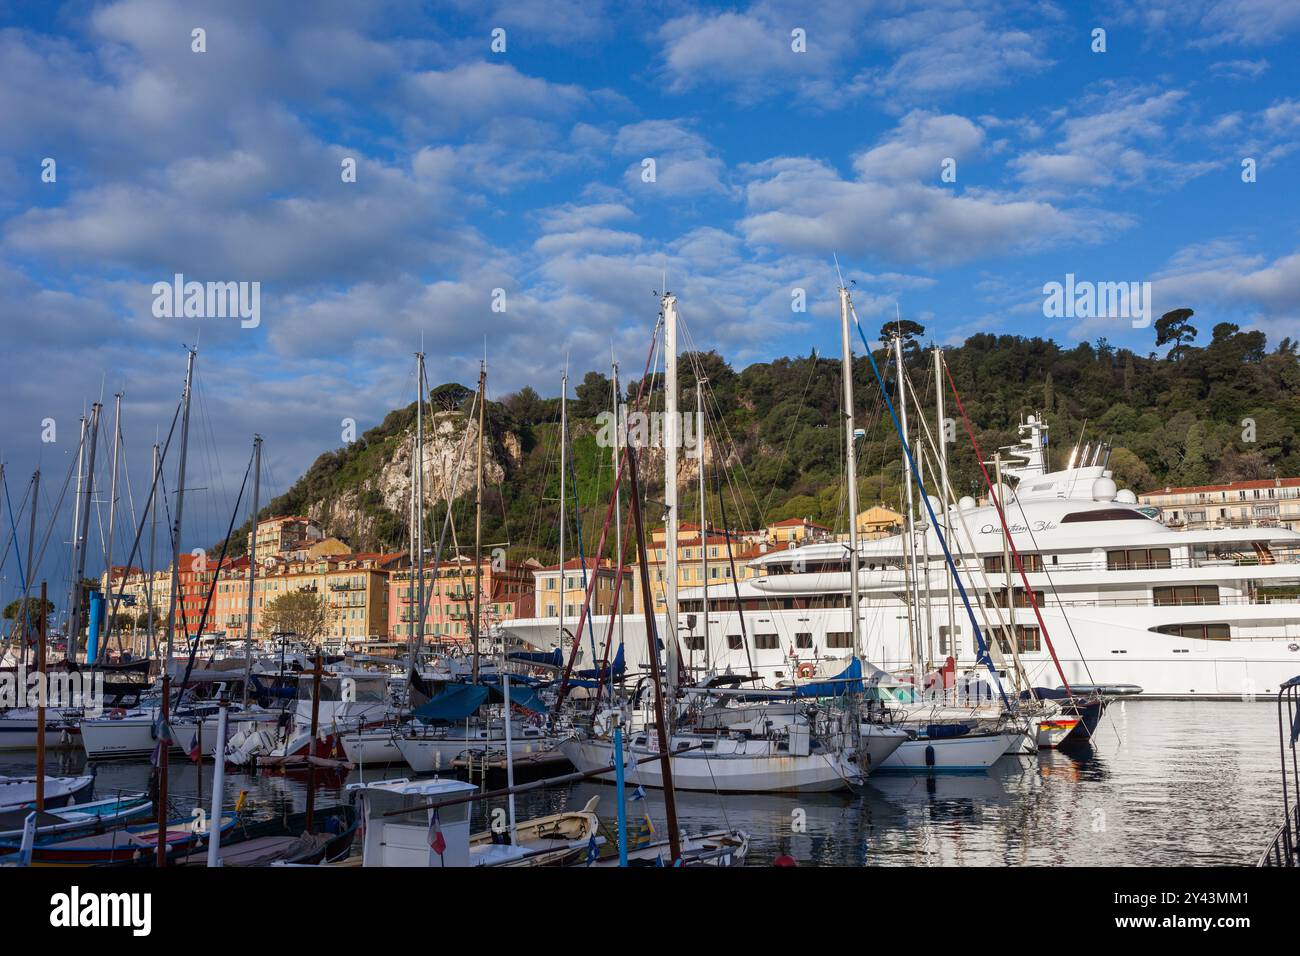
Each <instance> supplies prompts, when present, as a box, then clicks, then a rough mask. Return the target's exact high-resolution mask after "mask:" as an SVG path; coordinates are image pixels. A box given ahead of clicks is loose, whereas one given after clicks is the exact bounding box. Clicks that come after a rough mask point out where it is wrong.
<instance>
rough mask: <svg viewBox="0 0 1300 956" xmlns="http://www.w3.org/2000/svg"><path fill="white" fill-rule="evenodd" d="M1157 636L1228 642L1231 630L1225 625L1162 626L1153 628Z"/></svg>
mask: <svg viewBox="0 0 1300 956" xmlns="http://www.w3.org/2000/svg"><path fill="white" fill-rule="evenodd" d="M1155 630H1156V632H1157V633H1159V634H1172V635H1173V636H1175V637H1194V638H1198V639H1200V640H1203V641H1230V640H1232V629H1231V628H1230V627H1229V626H1228V625H1227V624H1220V623H1214V624H1162V625H1160V626H1159V627H1157V628H1155Z"/></svg>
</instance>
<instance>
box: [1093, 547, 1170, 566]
mask: <svg viewBox="0 0 1300 956" xmlns="http://www.w3.org/2000/svg"><path fill="white" fill-rule="evenodd" d="M1167 567H1170V560H1169V549H1168V548H1128V549H1126V550H1123V551H1107V552H1106V570H1108V571H1149V570H1150V569H1152V568H1167Z"/></svg>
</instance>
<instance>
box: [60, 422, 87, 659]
mask: <svg viewBox="0 0 1300 956" xmlns="http://www.w3.org/2000/svg"><path fill="white" fill-rule="evenodd" d="M85 461H86V416H85V415H82V416H81V438H80V440H78V442H77V490H76V491H74V492H73V493H72V567H74V568H75V567H76V566H77V552H78V551H79V550H80V547H79V545H80V541H81V482H82V477H83V476H82V465H84V464H85ZM76 599H77V579H76V578H75V577H74V578H73V579H72V581H71V582H70V585H69V587H68V620H67V627H68V633H69V635H71V633H72V614H73V608H74V607H75V606H76V603H77V600H76ZM65 647H66V645H65ZM65 656H66V651H65Z"/></svg>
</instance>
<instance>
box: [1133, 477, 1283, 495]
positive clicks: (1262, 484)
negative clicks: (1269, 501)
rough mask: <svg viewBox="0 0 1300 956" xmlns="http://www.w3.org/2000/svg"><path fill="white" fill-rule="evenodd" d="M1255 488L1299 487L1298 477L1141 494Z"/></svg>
mask: <svg viewBox="0 0 1300 956" xmlns="http://www.w3.org/2000/svg"><path fill="white" fill-rule="evenodd" d="M1255 488H1300V478H1258V479H1254V480H1252V481H1232V482H1229V483H1228V484H1226V485H1187V486H1184V487H1179V488H1171V487H1168V486H1166V487H1164V488H1157V489H1155V490H1154V491H1144V492H1142V494H1143V495H1187V494H1197V493H1203V492H1212V491H1250V490H1252V489H1255Z"/></svg>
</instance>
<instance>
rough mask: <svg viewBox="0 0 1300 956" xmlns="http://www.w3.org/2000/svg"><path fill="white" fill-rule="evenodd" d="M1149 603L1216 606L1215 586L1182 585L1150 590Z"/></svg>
mask: <svg viewBox="0 0 1300 956" xmlns="http://www.w3.org/2000/svg"><path fill="white" fill-rule="evenodd" d="M1151 601H1152V603H1153V604H1156V605H1158V606H1165V605H1171V604H1173V605H1180V604H1218V603H1219V586H1218V585H1217V584H1183V585H1178V586H1176V587H1160V588H1152V589H1151Z"/></svg>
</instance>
